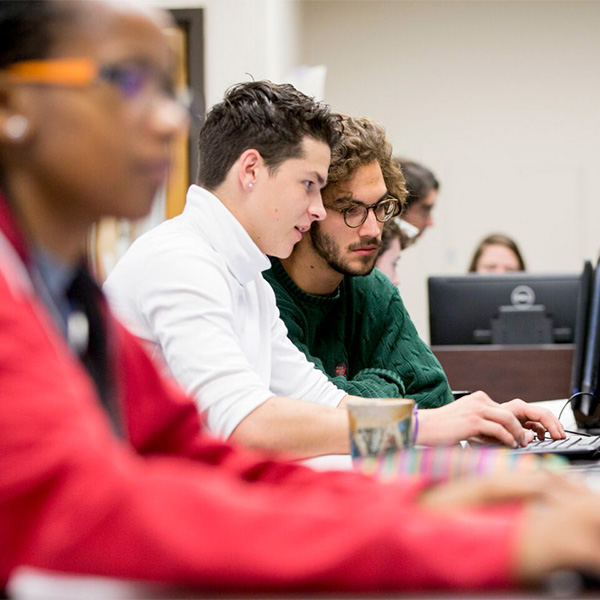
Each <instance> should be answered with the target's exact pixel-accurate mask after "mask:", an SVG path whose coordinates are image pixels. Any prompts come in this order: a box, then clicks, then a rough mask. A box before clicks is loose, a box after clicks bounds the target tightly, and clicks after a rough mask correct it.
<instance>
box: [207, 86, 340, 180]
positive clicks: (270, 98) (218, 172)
mask: <svg viewBox="0 0 600 600" xmlns="http://www.w3.org/2000/svg"><path fill="white" fill-rule="evenodd" d="M339 122H340V117H339V116H338V115H335V114H333V113H331V111H330V109H329V106H327V105H326V104H322V103H320V102H317V101H315V100H314V99H313V98H310V97H308V96H306V95H304V94H303V93H302V92H299V91H298V90H297V89H296V88H294V87H293V86H292V85H290V84H276V83H272V82H270V81H250V82H246V83H240V84H237V85H234V86H233V87H231V88H229V89H228V90H227V92H226V93H225V97H224V99H223V101H222V102H220V103H219V104H216V105H215V106H213V108H212V109H211V110H210V111H209V112H208V114H207V115H206V118H205V119H204V123H203V124H202V128H201V130H200V135H199V138H198V150H199V157H198V158H199V167H198V178H197V180H198V183H199V184H200V185H202V186H204V187H206V188H207V189H209V190H211V189H215V188H216V187H218V186H219V185H220V184H221V183H222V182H223V181H224V180H225V177H226V176H227V173H228V172H229V169H231V167H232V166H233V164H234V163H235V161H236V160H237V159H238V157H239V156H240V154H242V153H243V152H244V151H245V150H248V149H249V148H254V149H256V150H258V152H260V155H261V156H262V158H263V160H264V161H265V164H266V165H267V167H268V168H269V170H270V171H271V172H274V171H275V170H276V169H277V167H278V166H280V165H281V163H283V162H284V161H286V160H288V159H290V158H298V157H300V156H301V155H302V142H303V140H304V138H305V137H307V136H308V137H311V138H313V139H316V140H318V141H321V142H324V143H326V144H327V145H328V146H329V147H330V148H332V147H333V146H334V145H335V144H336V143H337V141H338V139H339V136H340V124H339Z"/></svg>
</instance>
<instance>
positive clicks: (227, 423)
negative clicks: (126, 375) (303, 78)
mask: <svg viewBox="0 0 600 600" xmlns="http://www.w3.org/2000/svg"><path fill="white" fill-rule="evenodd" d="M339 122H340V121H339V118H338V117H337V116H335V115H332V114H331V113H330V111H329V109H328V107H326V106H324V105H321V104H318V103H316V102H314V101H313V100H312V99H310V98H308V97H307V96H305V95H304V94H302V93H300V92H298V91H297V90H295V89H294V88H293V87H292V86H290V85H275V84H272V83H270V82H264V81H257V82H249V83H245V84H239V85H237V86H234V87H233V88H232V89H230V90H229V91H228V92H227V94H226V96H225V99H224V101H223V102H221V103H220V104H217V105H216V106H215V107H213V108H212V110H211V111H210V112H209V113H208V115H207V116H206V119H205V121H204V124H203V127H202V130H201V132H200V137H199V157H200V161H199V162H200V165H199V173H198V182H199V185H198V186H191V188H190V190H189V192H188V196H187V202H186V207H185V209H184V211H183V213H182V214H181V215H179V216H178V217H175V218H174V219H171V220H170V221H167V222H165V223H163V224H161V225H160V226H159V227H157V228H156V229H154V230H152V231H150V232H149V233H147V234H145V235H144V236H142V237H141V238H140V239H139V240H137V241H136V242H135V243H134V244H133V246H132V247H131V248H130V249H129V251H128V252H127V253H126V254H125V256H124V257H123V259H122V260H121V261H120V262H119V264H118V265H117V266H116V267H115V269H114V270H113V272H112V273H111V274H110V276H109V278H108V280H107V282H106V291H107V293H108V295H109V297H110V298H111V301H112V304H113V306H114V308H115V309H116V311H117V313H118V314H119V315H120V316H121V318H122V319H123V320H124V322H125V323H126V324H128V325H129V327H130V329H131V330H132V332H133V333H134V334H135V335H137V336H138V337H139V338H141V339H142V340H144V341H145V342H146V343H147V344H148V345H149V346H150V348H151V349H152V352H153V354H155V355H156V356H158V357H160V359H162V360H163V361H164V362H165V363H166V365H167V366H168V369H169V370H170V372H171V374H172V375H173V376H174V377H175V379H176V380H177V381H178V382H179V383H180V384H181V385H182V386H183V387H184V389H185V390H186V391H187V392H188V393H189V394H191V395H193V396H194V397H195V398H196V399H197V401H198V405H199V408H200V409H201V410H202V411H204V412H205V413H206V418H207V422H208V425H209V427H210V428H211V429H212V430H213V431H215V432H216V433H218V434H220V435H222V436H225V437H230V438H231V439H233V440H236V441H239V442H242V443H244V444H246V445H249V446H253V447H261V448H265V449H270V450H278V451H290V452H293V453H294V454H295V455H296V456H299V457H311V456H318V455H321V454H341V453H347V452H348V451H349V442H348V432H347V428H348V424H347V414H346V411H345V410H340V408H342V407H343V404H344V402H345V398H347V396H346V395H345V392H343V391H341V390H339V389H337V388H336V387H335V386H334V385H333V384H331V383H330V382H329V381H328V380H327V378H326V377H325V376H324V375H323V374H322V373H321V372H320V371H318V370H316V369H315V368H314V367H313V365H312V363H310V362H308V360H307V359H306V358H305V357H304V355H303V354H302V353H301V352H300V351H298V350H297V349H296V347H295V346H294V345H293V344H292V342H291V341H290V340H289V339H288V338H287V331H286V329H285V326H284V325H283V323H282V322H281V321H280V319H279V313H278V310H277V307H276V304H275V298H274V294H273V291H272V289H271V288H270V286H269V285H268V284H267V283H266V282H265V280H264V279H263V278H262V275H261V273H262V271H265V270H267V269H268V268H269V266H270V263H269V261H268V259H267V258H266V256H265V255H272V256H276V257H279V258H286V257H288V256H289V255H290V253H291V252H292V249H293V247H294V245H295V244H296V243H298V242H299V241H300V239H301V238H302V234H303V233H304V232H306V231H308V229H309V228H310V225H311V224H312V223H313V222H314V221H317V220H321V219H324V218H325V214H326V213H325V209H324V208H323V203H322V199H321V189H322V188H323V187H324V185H325V183H326V181H327V173H328V168H329V162H330V157H331V148H332V147H334V145H335V144H336V142H337V141H338V139H339V136H340V127H339ZM200 186H201V187H200ZM457 411H459V412H458V415H459V416H460V417H461V418H463V419H466V420H468V421H469V422H470V421H473V422H474V420H473V419H471V418H470V415H468V414H466V415H464V414H462V413H461V412H460V407H459V406H457ZM428 412H429V411H423V413H422V418H423V419H424V420H427V419H428V418H429V417H432V416H434V415H432V414H431V413H430V414H427V413H428ZM438 420H439V423H437V424H436V425H435V427H431V426H428V427H423V428H422V431H432V429H434V428H437V427H439V428H446V429H447V428H450V427H452V426H451V422H452V421H451V420H449V419H448V418H442V419H438ZM539 420H540V421H541V423H542V425H544V426H545V427H546V428H550V429H551V430H552V431H554V432H556V431H558V432H559V433H558V434H559V435H560V434H561V433H560V432H561V431H562V428H560V425H559V424H558V422H557V421H556V419H554V417H552V416H551V415H550V413H546V412H543V411H540V415H539ZM490 421H491V422H493V423H494V424H495V427H494V429H495V430H497V431H498V432H499V435H498V436H497V437H499V439H502V440H503V441H505V442H506V443H508V444H510V445H515V446H516V445H519V444H525V443H527V442H528V441H529V439H530V438H531V436H532V433H531V432H530V431H528V430H525V429H524V428H523V427H522V425H521V423H520V422H519V420H518V418H517V417H515V415H513V414H512V413H510V412H509V411H506V410H504V409H501V408H500V407H498V408H494V409H493V410H489V411H486V416H485V418H484V422H485V423H487V425H486V429H485V431H489V422H490ZM478 423H479V422H478ZM430 425H431V423H430ZM482 431H484V430H482V429H481V428H480V427H479V425H473V426H472V427H471V428H470V429H469V431H468V433H469V434H470V435H468V436H467V437H471V436H476V435H478V434H481V433H482ZM463 433H464V432H463ZM425 438H426V436H425V434H423V433H422V434H420V435H419V438H418V442H419V443H423V444H427V443H428V441H430V440H428V439H425ZM458 439H459V435H458V434H457V437H456V440H452V441H458Z"/></svg>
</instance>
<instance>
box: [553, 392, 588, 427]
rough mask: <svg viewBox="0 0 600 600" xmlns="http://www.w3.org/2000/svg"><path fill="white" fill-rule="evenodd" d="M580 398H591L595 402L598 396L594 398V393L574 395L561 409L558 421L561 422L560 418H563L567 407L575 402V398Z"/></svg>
mask: <svg viewBox="0 0 600 600" xmlns="http://www.w3.org/2000/svg"><path fill="white" fill-rule="evenodd" d="M579 396H590V397H591V398H593V399H594V400H596V396H594V394H592V392H577V393H576V394H573V395H572V396H571V397H570V398H569V399H568V400H567V401H566V402H565V404H564V406H563V407H562V408H561V409H560V412H559V413H558V420H559V421H560V418H561V417H562V414H563V412H564V410H565V408H567V406H568V405H569V404H570V403H571V402H573V400H575V398H577V397H579Z"/></svg>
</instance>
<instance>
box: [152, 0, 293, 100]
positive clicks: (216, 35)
mask: <svg viewBox="0 0 600 600" xmlns="http://www.w3.org/2000/svg"><path fill="white" fill-rule="evenodd" d="M149 1H151V2H152V3H153V4H155V5H159V6H162V7H164V8H203V9H204V48H205V69H206V70H205V77H206V80H205V93H206V105H207V108H210V107H211V106H212V105H213V104H215V103H216V102H219V101H220V100H221V99H222V98H223V93H224V92H225V90H226V89H227V88H228V87H229V86H230V85H233V84H234V83H239V82H240V81H249V80H251V79H252V78H254V79H271V80H272V81H278V82H279V81H282V80H283V77H284V76H285V75H286V74H287V73H288V72H289V70H290V69H291V68H292V67H294V66H296V65H297V63H298V56H299V45H298V44H299V35H298V34H299V27H298V24H299V22H300V17H299V14H300V6H299V2H298V0H149Z"/></svg>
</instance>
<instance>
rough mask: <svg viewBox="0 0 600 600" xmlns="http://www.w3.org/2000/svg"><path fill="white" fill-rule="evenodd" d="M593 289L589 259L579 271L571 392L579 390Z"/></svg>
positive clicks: (592, 275)
mask: <svg viewBox="0 0 600 600" xmlns="http://www.w3.org/2000/svg"><path fill="white" fill-rule="evenodd" d="M593 289H594V268H593V267H592V263H591V262H590V261H589V260H586V261H585V263H584V265H583V272H582V273H581V281H580V285H579V296H578V298H577V315H576V318H575V337H574V340H573V341H574V343H575V349H574V351H573V362H572V365H571V394H577V393H578V392H580V391H581V383H582V381H583V369H584V364H585V355H586V347H587V338H588V328H589V320H590V308H591V304H592V291H593Z"/></svg>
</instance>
